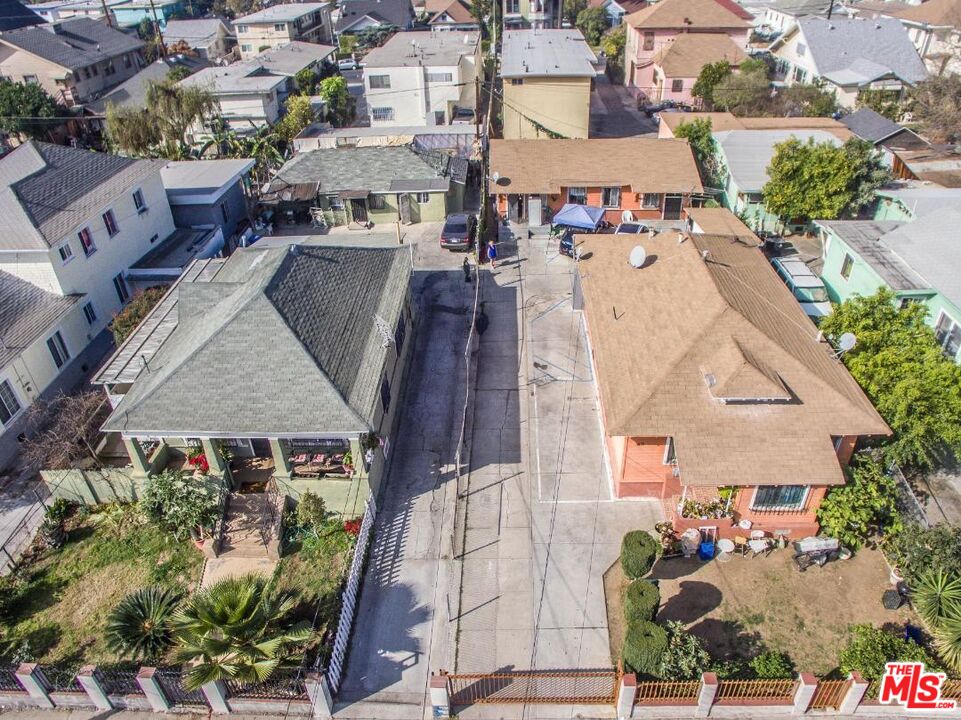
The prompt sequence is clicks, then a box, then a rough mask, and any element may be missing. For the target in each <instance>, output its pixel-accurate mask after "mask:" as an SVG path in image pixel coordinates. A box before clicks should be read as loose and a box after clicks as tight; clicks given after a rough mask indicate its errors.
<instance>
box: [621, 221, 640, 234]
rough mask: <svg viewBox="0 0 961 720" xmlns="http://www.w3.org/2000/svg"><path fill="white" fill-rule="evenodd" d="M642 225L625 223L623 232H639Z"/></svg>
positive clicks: (622, 227) (622, 226)
mask: <svg viewBox="0 0 961 720" xmlns="http://www.w3.org/2000/svg"><path fill="white" fill-rule="evenodd" d="M640 229H641V226H640V225H638V224H637V223H623V224H622V225H621V232H622V233H637V232H640Z"/></svg>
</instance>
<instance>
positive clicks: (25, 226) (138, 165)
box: [0, 141, 166, 250]
mask: <svg viewBox="0 0 961 720" xmlns="http://www.w3.org/2000/svg"><path fill="white" fill-rule="evenodd" d="M165 164H166V161H164V160H134V159H131V158H124V157H119V156H118V155H108V154H106V153H98V152H91V151H88V150H77V149H74V148H69V147H64V146H62V145H51V144H49V143H41V142H35V141H30V142H27V143H24V144H23V145H21V146H20V147H18V148H17V149H16V150H14V151H13V152H12V153H10V154H8V155H7V156H6V157H4V158H2V159H0V182H2V183H4V184H6V185H7V188H6V189H5V190H6V191H4V188H2V186H0V216H2V217H4V218H5V221H6V222H8V223H9V222H12V223H14V224H15V225H16V227H18V228H20V229H21V232H15V233H14V232H11V233H4V234H2V235H0V248H2V249H5V250H43V249H46V248H48V247H52V246H53V245H54V244H55V243H57V242H59V241H60V240H62V239H63V237H64V235H66V234H67V233H68V232H70V231H71V230H73V229H74V228H75V227H77V225H78V224H79V223H81V222H83V221H84V220H85V219H86V218H87V217H88V216H89V215H90V214H91V213H93V212H95V211H97V210H99V209H100V208H101V207H103V206H104V205H106V204H108V203H109V202H110V201H111V200H112V199H113V198H115V197H117V196H118V195H120V194H121V193H123V192H125V191H126V190H128V189H130V188H131V187H132V186H134V185H136V184H137V183H139V182H141V181H143V179H144V178H146V177H149V176H150V175H151V174H153V173H159V172H160V169H161V168H162V167H163V166H164V165H165ZM7 218H9V220H7ZM28 230H29V232H28ZM37 231H39V232H37Z"/></svg>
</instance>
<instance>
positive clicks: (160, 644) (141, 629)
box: [106, 587, 180, 660]
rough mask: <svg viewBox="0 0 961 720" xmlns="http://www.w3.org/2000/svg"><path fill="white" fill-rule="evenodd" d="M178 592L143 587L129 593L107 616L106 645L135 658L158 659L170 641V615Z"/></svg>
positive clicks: (176, 601) (175, 604) (178, 599)
mask: <svg viewBox="0 0 961 720" xmlns="http://www.w3.org/2000/svg"><path fill="white" fill-rule="evenodd" d="M179 602H180V595H179V594H178V593H177V592H176V591H175V590H173V589H172V588H159V587H146V588H142V589H140V590H137V591H136V592H134V593H131V594H130V595H128V596H127V597H125V598H124V599H123V600H121V601H120V603H119V604H118V605H117V607H115V608H114V609H113V611H112V612H111V613H110V616H109V617H108V618H107V628H106V638H107V644H108V646H109V647H110V649H111V650H113V651H114V652H116V653H118V654H120V655H122V656H126V657H130V658H133V659H135V660H142V659H156V658H159V657H160V656H161V655H162V654H163V653H164V652H165V651H166V650H167V648H168V647H170V645H171V642H172V637H171V630H170V618H171V615H172V614H173V612H174V610H175V609H176V608H177V604H178V603H179Z"/></svg>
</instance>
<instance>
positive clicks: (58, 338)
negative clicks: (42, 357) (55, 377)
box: [47, 330, 73, 370]
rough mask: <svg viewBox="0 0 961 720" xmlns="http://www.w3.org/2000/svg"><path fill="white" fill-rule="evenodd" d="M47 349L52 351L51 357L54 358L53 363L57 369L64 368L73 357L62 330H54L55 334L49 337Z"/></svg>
mask: <svg viewBox="0 0 961 720" xmlns="http://www.w3.org/2000/svg"><path fill="white" fill-rule="evenodd" d="M51 343H52V345H51ZM47 350H49V351H50V357H51V358H53V364H54V365H56V367H57V370H63V369H64V368H65V367H66V366H67V363H69V362H70V358H71V357H73V356H72V355H71V354H70V348H68V347H67V341H66V340H64V339H63V333H62V332H60V330H54V332H53V334H51V335H50V336H49V337H48V338H47ZM58 356H59V357H58Z"/></svg>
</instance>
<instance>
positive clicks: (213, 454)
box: [200, 438, 226, 476]
mask: <svg viewBox="0 0 961 720" xmlns="http://www.w3.org/2000/svg"><path fill="white" fill-rule="evenodd" d="M200 444H201V445H202V446H203V449H204V455H205V456H206V458H207V464H208V465H209V466H210V472H212V473H213V474H214V475H221V476H222V475H223V474H224V470H225V468H226V463H224V458H223V455H221V454H220V444H219V443H218V442H217V441H216V440H214V439H212V438H202V439H201V440H200Z"/></svg>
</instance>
